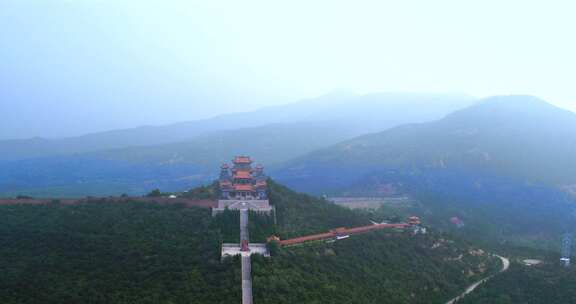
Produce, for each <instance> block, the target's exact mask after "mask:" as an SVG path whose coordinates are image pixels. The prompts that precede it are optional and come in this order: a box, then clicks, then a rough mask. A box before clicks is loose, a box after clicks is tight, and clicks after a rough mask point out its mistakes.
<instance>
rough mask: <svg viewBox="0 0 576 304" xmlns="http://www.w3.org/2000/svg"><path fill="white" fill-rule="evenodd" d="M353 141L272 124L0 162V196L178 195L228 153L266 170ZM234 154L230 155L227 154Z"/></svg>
mask: <svg viewBox="0 0 576 304" xmlns="http://www.w3.org/2000/svg"><path fill="white" fill-rule="evenodd" d="M350 137H352V133H351V132H350V131H349V130H348V128H347V127H346V126H342V125H339V124H336V123H312V122H310V123H307V122H303V123H293V124H273V125H266V126H262V127H254V128H243V129H238V130H230V131H218V132H212V133H211V134H209V135H200V136H198V137H196V138H194V139H192V140H189V141H186V142H180V143H174V144H164V145H155V146H146V147H130V148H124V149H116V150H109V151H101V152H91V153H82V154H76V155H62V156H53V157H44V158H36V159H26V160H17V161H4V162H0V168H1V170H0V194H4V195H8V196H15V195H18V194H23V193H27V194H29V195H34V196H73V197H77V196H86V195H94V196H97V195H110V194H116V195H119V194H122V193H137V194H142V193H145V192H148V191H150V190H151V189H154V188H162V189H166V190H181V189H184V188H186V187H190V186H191V185H198V184H201V183H206V182H209V181H211V180H213V179H214V178H216V174H217V173H218V172H215V171H214V168H218V167H219V166H220V165H221V164H222V163H225V162H230V160H231V159H232V157H233V156H234V155H232V154H231V153H235V154H245V155H251V156H252V157H254V158H255V159H258V160H259V161H261V162H262V163H263V164H264V165H270V164H274V163H279V162H282V161H285V160H288V159H291V158H294V157H297V156H299V155H301V154H303V153H306V152H310V151H313V150H316V149H318V148H321V147H324V146H327V145H331V144H334V143H336V142H339V141H342V140H345V139H347V138H350ZM230 151H233V152H230Z"/></svg>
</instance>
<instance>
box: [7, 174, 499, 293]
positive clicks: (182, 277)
mask: <svg viewBox="0 0 576 304" xmlns="http://www.w3.org/2000/svg"><path fill="white" fill-rule="evenodd" d="M207 189H208V188H203V190H198V191H192V192H193V193H197V192H198V193H205V192H206V193H209V192H210V191H209V190H207ZM269 195H270V197H271V201H272V203H273V204H274V205H275V206H276V208H277V209H276V210H277V214H276V220H277V225H274V220H273V217H265V216H262V217H258V216H255V215H254V214H253V215H251V217H252V218H251V227H250V229H251V231H250V232H251V237H254V239H255V240H256V239H258V240H259V241H260V240H262V239H264V238H265V237H266V236H267V235H269V233H277V234H278V235H280V236H281V237H283V238H285V237H291V236H299V235H305V234H308V233H315V232H320V231H325V230H328V229H331V228H335V227H340V226H348V227H351V226H356V225H361V224H366V223H367V221H368V218H367V217H366V215H365V214H359V213H356V212H353V211H351V210H347V209H344V208H341V207H337V206H334V205H332V204H330V203H328V202H326V201H324V200H321V199H317V198H313V197H310V196H307V195H304V194H298V193H295V192H293V191H291V190H289V189H288V188H285V187H283V186H281V185H278V184H275V183H274V182H273V181H271V182H270V193H269ZM236 215H237V214H236V213H234V212H230V213H226V214H225V215H223V216H218V217H215V218H213V217H211V216H210V212H209V210H208V209H198V208H185V207H183V206H179V205H155V204H152V203H139V202H136V201H135V202H129V203H104V202H102V201H98V200H94V201H92V202H90V203H82V204H77V205H62V204H58V203H57V201H55V202H53V203H51V204H47V205H4V206H0V221H1V222H2V223H3V225H2V226H1V227H0V236H1V237H0V242H1V243H0V245H1V246H0V256H2V259H0V263H1V268H2V269H3V274H4V275H3V276H1V277H0V302H2V303H61V302H62V301H65V302H82V300H83V299H87V298H89V299H90V300H91V302H92V303H191V302H192V303H199V304H204V303H206V304H207V303H223V302H239V299H240V273H239V262H238V260H237V259H228V260H225V261H220V257H219V253H220V243H221V241H223V240H224V239H225V238H226V237H228V236H232V237H233V235H234V234H237V232H238V230H237V228H235V227H238V222H237V216H236ZM497 267H499V264H498V261H497V260H496V259H493V258H491V257H490V256H489V255H488V254H487V253H486V252H483V251H481V250H478V248H477V247H475V246H472V245H471V244H468V243H466V242H463V241H458V240H454V239H451V238H450V236H448V235H441V234H437V233H435V232H433V231H432V232H430V233H429V234H427V235H412V233H411V232H409V231H405V232H402V231H392V230H391V231H380V232H374V233H368V234H365V235H358V236H354V237H351V238H349V239H345V240H341V241H337V242H336V243H327V244H326V243H315V244H311V245H305V246H300V247H290V248H276V249H275V250H274V256H273V257H271V258H268V259H264V258H259V257H255V258H254V265H253V272H254V291H255V293H254V295H255V301H258V302H259V303H295V302H299V303H398V302H403V303H442V301H444V300H446V299H447V298H449V297H451V296H453V295H454V294H455V293H457V292H458V291H459V290H461V289H463V288H464V286H465V285H466V284H468V283H469V282H471V281H472V280H474V279H477V278H479V277H482V276H484V275H487V274H488V273H491V272H492V271H494V270H495V269H496V268H497Z"/></svg>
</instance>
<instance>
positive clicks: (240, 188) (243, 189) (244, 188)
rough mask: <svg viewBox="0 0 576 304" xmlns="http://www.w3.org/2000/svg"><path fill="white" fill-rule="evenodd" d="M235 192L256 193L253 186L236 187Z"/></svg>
mask: <svg viewBox="0 0 576 304" xmlns="http://www.w3.org/2000/svg"><path fill="white" fill-rule="evenodd" d="M234 190H236V191H254V187H252V185H234Z"/></svg>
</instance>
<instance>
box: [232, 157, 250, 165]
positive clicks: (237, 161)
mask: <svg viewBox="0 0 576 304" xmlns="http://www.w3.org/2000/svg"><path fill="white" fill-rule="evenodd" d="M234 163H235V164H251V163H252V160H251V159H250V157H249V156H236V157H235V158H234Z"/></svg>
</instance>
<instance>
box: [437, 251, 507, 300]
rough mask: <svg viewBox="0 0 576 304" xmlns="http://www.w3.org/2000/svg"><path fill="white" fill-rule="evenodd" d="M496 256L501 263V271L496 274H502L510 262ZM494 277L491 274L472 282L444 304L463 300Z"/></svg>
mask: <svg viewBox="0 0 576 304" xmlns="http://www.w3.org/2000/svg"><path fill="white" fill-rule="evenodd" d="M496 256H497V257H498V258H500V260H501V261H502V269H500V271H499V272H498V273H502V272H504V271H506V270H508V268H509V267H510V260H509V259H508V258H505V257H503V256H499V255H496ZM495 275H496V274H493V275H490V276H488V277H485V278H483V279H481V280H479V281H476V282H474V283H473V284H472V285H470V286H468V287H467V288H466V290H464V292H462V293H461V294H460V295H458V296H457V297H455V298H454V299H452V300H450V301H448V302H446V304H454V303H456V302H458V301H459V300H461V299H463V298H464V297H465V296H466V295H468V294H469V293H471V292H473V291H474V290H475V289H476V288H477V287H478V286H480V285H482V284H483V283H486V282H487V281H488V280H490V279H491V278H492V277H494V276H495Z"/></svg>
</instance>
